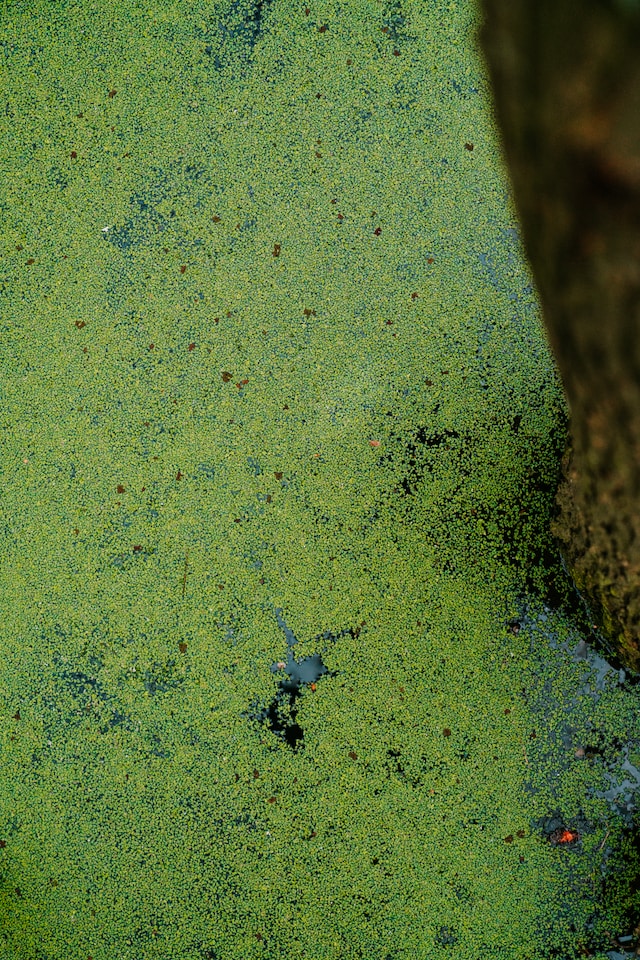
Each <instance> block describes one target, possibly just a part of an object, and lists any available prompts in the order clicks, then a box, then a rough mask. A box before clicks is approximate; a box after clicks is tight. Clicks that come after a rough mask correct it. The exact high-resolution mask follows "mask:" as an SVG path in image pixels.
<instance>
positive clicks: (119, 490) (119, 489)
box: [116, 483, 125, 493]
mask: <svg viewBox="0 0 640 960" xmlns="http://www.w3.org/2000/svg"><path fill="white" fill-rule="evenodd" d="M124 492H125V488H124V487H123V486H122V484H121V483H119V484H118V486H117V487H116V493H124Z"/></svg>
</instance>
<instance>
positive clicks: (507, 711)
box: [504, 707, 511, 717]
mask: <svg viewBox="0 0 640 960" xmlns="http://www.w3.org/2000/svg"><path fill="white" fill-rule="evenodd" d="M510 713H511V710H510V709H509V707H505V711H504V715H505V717H506V716H508V715H509V714H510Z"/></svg>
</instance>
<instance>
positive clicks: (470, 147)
mask: <svg viewBox="0 0 640 960" xmlns="http://www.w3.org/2000/svg"><path fill="white" fill-rule="evenodd" d="M464 148H465V150H473V144H472V143H465V145H464Z"/></svg>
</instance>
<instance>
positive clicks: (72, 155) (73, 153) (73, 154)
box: [70, 150, 78, 160]
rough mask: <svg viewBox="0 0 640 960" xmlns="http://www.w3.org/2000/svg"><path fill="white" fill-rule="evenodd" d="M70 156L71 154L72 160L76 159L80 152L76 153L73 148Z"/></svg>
mask: <svg viewBox="0 0 640 960" xmlns="http://www.w3.org/2000/svg"><path fill="white" fill-rule="evenodd" d="M70 156H71V159H72V160H75V159H76V157H77V156H78V154H77V153H76V151H75V150H72V151H71V154H70Z"/></svg>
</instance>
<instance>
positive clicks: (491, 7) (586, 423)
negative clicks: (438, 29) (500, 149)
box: [481, 0, 640, 671]
mask: <svg viewBox="0 0 640 960" xmlns="http://www.w3.org/2000/svg"><path fill="white" fill-rule="evenodd" d="M483 2H484V15H485V21H484V25H483V28H482V32H481V41H482V46H483V49H484V53H485V56H486V59H487V63H488V67H489V73H490V76H491V80H492V82H493V88H494V97H495V109H496V114H497V119H498V123H499V126H500V128H501V133H502V138H503V144H504V150H505V155H506V160H507V164H508V167H509V171H510V174H511V178H512V182H513V188H514V193H515V199H516V203H517V206H518V208H519V213H520V218H521V222H522V227H523V232H524V242H525V247H526V251H527V254H528V257H529V259H530V262H531V266H532V269H533V274H534V278H535V281H536V284H537V287H538V292H539V296H540V300H541V304H542V309H543V314H544V318H545V323H546V326H547V332H548V335H549V339H550V342H551V346H552V348H553V350H554V352H555V356H556V359H557V362H558V366H559V369H560V373H561V375H562V378H563V381H564V386H565V391H566V395H567V399H568V402H569V408H570V412H571V437H570V444H569V446H568V449H567V453H566V455H565V463H564V466H565V473H564V480H563V482H562V484H561V486H560V489H559V491H558V497H557V500H558V517H557V520H556V521H555V523H554V527H553V532H554V533H555V535H556V536H557V537H558V539H559V541H560V544H561V548H562V551H563V554H564V556H565V559H566V561H567V563H568V566H569V569H570V571H571V573H572V576H573V578H574V580H575V582H576V585H577V586H578V588H579V589H580V591H581V592H582V593H583V595H584V596H585V597H586V598H587V600H588V602H589V605H590V608H591V611H592V614H593V616H594V618H595V621H594V622H597V624H598V626H600V627H601V628H602V629H603V630H604V631H605V633H606V634H608V636H609V637H610V639H611V640H612V641H613V643H614V644H615V646H616V648H617V652H618V654H619V656H620V659H621V661H622V662H623V663H625V664H626V665H627V666H628V667H629V668H630V669H632V670H634V671H638V670H640V589H639V588H640V4H638V3H637V2H636V0H626V2H623V0H619V2H617V3H615V2H613V0H609V2H607V0H582V2H581V3H576V2H572V0H483Z"/></svg>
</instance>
